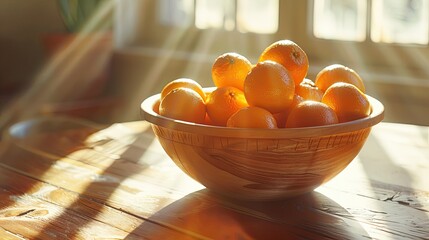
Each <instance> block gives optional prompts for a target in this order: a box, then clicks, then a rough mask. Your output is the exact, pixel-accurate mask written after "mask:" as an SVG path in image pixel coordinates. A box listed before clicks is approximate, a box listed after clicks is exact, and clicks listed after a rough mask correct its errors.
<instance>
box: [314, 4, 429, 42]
mask: <svg viewBox="0 0 429 240" xmlns="http://www.w3.org/2000/svg"><path fill="white" fill-rule="evenodd" d="M370 2H371V4H369V3H368V2H367V1H363V0H314V14H313V33H314V35H315V36H316V37H318V38H323V39H337V40H349V41H358V42H361V41H365V40H366V38H367V36H366V35H367V32H368V31H367V29H366V27H367V26H369V27H370V40H371V41H373V42H377V43H401V44H428V41H429V39H428V37H429V25H428V24H429V19H428V6H429V5H428V0H395V1H386V0H372V1H370ZM368 6H370V8H371V11H370V12H371V16H368V14H367V12H368ZM367 21H369V22H370V24H367Z"/></svg>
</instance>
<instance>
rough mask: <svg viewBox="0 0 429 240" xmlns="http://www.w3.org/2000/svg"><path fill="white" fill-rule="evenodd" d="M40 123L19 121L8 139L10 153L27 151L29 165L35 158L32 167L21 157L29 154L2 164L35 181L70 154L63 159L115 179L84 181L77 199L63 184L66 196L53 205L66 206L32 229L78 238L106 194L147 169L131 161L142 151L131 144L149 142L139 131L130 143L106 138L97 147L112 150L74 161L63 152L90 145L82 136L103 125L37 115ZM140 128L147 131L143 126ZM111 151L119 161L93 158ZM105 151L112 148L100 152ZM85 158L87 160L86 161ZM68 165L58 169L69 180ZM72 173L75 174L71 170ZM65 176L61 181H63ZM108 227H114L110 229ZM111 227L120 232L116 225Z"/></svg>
mask: <svg viewBox="0 0 429 240" xmlns="http://www.w3.org/2000/svg"><path fill="white" fill-rule="evenodd" d="M45 120H46V121H45ZM40 121H41V122H36V123H35V125H34V124H31V122H25V123H23V125H20V126H19V128H17V129H15V130H16V131H15V132H14V133H15V136H14V137H15V139H13V140H14V143H15V144H16V145H18V147H19V148H21V151H16V153H17V154H18V153H19V154H24V155H25V154H26V155H28V156H29V157H31V160H32V163H33V164H34V162H33V161H35V162H36V163H35V165H34V166H29V165H28V162H26V161H25V160H28V159H29V158H18V159H16V158H15V159H13V158H8V160H7V161H5V164H8V165H9V166H11V167H13V168H14V169H18V170H20V171H22V172H29V173H30V174H31V178H34V179H36V180H37V179H41V178H42V177H43V175H44V174H46V173H47V172H49V171H50V168H51V167H52V166H53V165H58V163H59V162H61V161H62V160H61V159H62V158H70V159H69V161H73V162H76V163H77V162H79V163H77V165H85V164H87V165H91V166H90V167H89V169H96V168H99V169H100V172H97V171H96V170H92V171H94V172H93V173H94V175H97V176H100V177H104V176H105V177H109V176H111V177H113V178H114V179H115V181H89V184H88V185H87V186H86V187H85V188H84V189H83V190H82V191H81V192H80V193H79V196H77V197H76V196H75V195H76V194H77V193H75V192H73V190H70V189H68V187H69V186H70V187H71V186H72V185H71V184H72V183H67V184H70V185H67V187H64V188H65V192H67V193H66V195H67V194H69V195H70V196H68V197H66V196H63V197H64V200H62V199H58V201H59V202H60V203H54V204H59V205H61V204H66V206H62V207H66V208H64V210H63V211H62V212H61V213H59V214H58V215H56V216H55V217H53V218H52V219H49V220H48V219H47V221H49V223H48V224H45V226H43V227H42V229H39V230H38V233H39V235H37V237H36V238H37V239H39V238H40V239H49V238H51V237H52V236H51V235H50V234H55V235H56V237H57V238H64V239H74V238H79V237H82V235H81V234H82V233H81V232H80V231H81V230H82V229H84V227H85V226H86V225H88V224H91V223H94V222H95V223H96V222H98V221H97V220H96V219H97V215H98V214H100V213H101V212H102V209H103V208H106V205H107V203H106V202H107V201H108V200H109V198H110V197H111V196H112V194H113V193H114V191H115V190H116V189H117V188H118V187H119V186H120V185H121V183H122V181H124V180H125V179H127V178H129V177H130V176H132V175H134V174H138V173H140V172H141V171H143V170H144V169H145V168H146V167H147V165H145V164H140V163H137V162H136V161H138V160H139V159H140V155H141V154H144V153H145V151H142V150H141V149H140V150H136V146H133V144H137V143H136V142H138V141H144V142H145V143H147V144H148V145H149V143H150V142H151V141H153V138H151V139H147V138H145V139H141V138H140V136H146V135H144V134H142V135H138V136H136V139H135V140H133V141H132V142H130V143H124V144H118V143H119V141H118V140H117V139H110V138H106V139H104V140H102V142H101V143H100V144H101V145H97V147H98V148H100V147H105V148H108V147H112V149H102V150H101V151H99V152H98V153H97V151H96V150H95V149H93V150H94V151H93V152H92V155H90V156H89V155H84V156H81V158H79V159H73V158H72V157H70V156H69V154H72V153H74V152H75V151H78V150H82V149H90V148H93V146H87V145H86V143H85V141H86V139H87V137H89V136H91V135H92V134H94V133H98V132H99V131H103V130H104V128H101V127H99V128H97V127H92V126H87V125H85V124H83V125H82V123H79V122H78V123H76V122H73V121H70V119H68V118H65V119H62V118H55V119H42V120H40ZM67 124H70V125H67ZM145 131H152V130H151V129H150V128H147V129H146V130H145ZM20 134H22V136H20ZM121 140H123V139H121ZM115 141H116V143H115ZM47 143H48V144H47ZM140 143H141V142H140ZM106 146H107V147H106ZM114 146H116V147H117V148H114ZM22 150H25V151H22ZM116 150H121V153H120V154H119V155H118V157H119V159H114V161H108V162H111V163H107V164H106V163H103V162H97V161H98V160H100V161H102V160H103V159H108V158H109V157H108V154H112V155H114V154H115V153H114V152H115V151H116ZM122 150H124V151H122ZM105 151H112V152H111V153H106V152H105ZM128 155H132V156H133V157H132V159H131V158H129V159H127V156H128ZM91 160H92V161H93V162H91ZM130 165H133V167H131V168H130ZM72 166H73V165H72V164H70V166H69V167H70V168H67V169H64V173H66V172H68V173H67V174H66V176H68V178H69V179H74V178H70V176H71V175H70V174H72V173H73V171H76V170H74V169H73V168H72ZM57 167H58V166H57ZM32 168H34V169H32ZM124 168H126V171H124ZM76 169H78V168H76ZM69 171H70V172H69ZM75 174H78V173H77V172H75ZM0 179H1V178H0ZM69 179H63V181H64V180H69ZM79 181H80V180H78V179H76V183H75V184H77V185H79V184H81V183H80V182H79ZM82 181H88V179H86V178H83V179H82ZM33 182H34V184H36V183H40V182H38V181H33ZM6 184H7V183H6ZM59 184H60V187H62V185H61V184H63V183H59ZM31 188H32V186H31V184H30V185H28V186H27V187H26V188H22V189H20V190H21V192H22V193H23V194H26V193H27V191H29V190H30V189H31ZM71 189H73V188H71ZM74 198H75V199H74ZM65 199H74V200H73V201H72V202H71V203H70V204H67V201H66V200H65ZM49 201H50V199H49ZM53 201H55V200H53ZM46 217H47V216H46ZM37 227H40V226H37ZM112 229H113V231H115V230H114V228H112ZM112 229H110V230H112ZM117 231H120V230H119V229H117ZM105 233H106V234H109V231H108V230H107V229H105Z"/></svg>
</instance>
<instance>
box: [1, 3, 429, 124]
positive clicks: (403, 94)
mask: <svg viewBox="0 0 429 240" xmlns="http://www.w3.org/2000/svg"><path fill="white" fill-rule="evenodd" d="M428 2H429V0H395V1H387V0H305V1H293V0H81V1H79V0H38V1H28V0H0V129H3V128H5V127H7V126H8V125H10V124H11V123H13V122H16V121H19V120H22V119H28V118H32V117H35V116H41V115H42V116H45V115H53V114H63V115H70V116H75V117H82V118H87V119H89V120H92V121H96V122H100V123H113V122H121V121H133V120H139V119H140V112H139V105H140V102H141V101H142V100H143V99H144V98H146V97H148V96H150V95H152V94H155V93H158V92H160V90H161V88H162V86H163V85H164V84H166V83H167V82H170V81H172V80H174V79H176V78H180V77H188V78H193V79H195V80H196V81H198V82H200V83H201V85H203V86H212V85H213V84H212V82H211V73H210V70H211V65H212V63H213V61H214V59H215V58H216V57H217V56H219V55H220V54H222V53H224V52H231V51H234V52H238V53H240V54H242V55H244V56H246V57H247V58H248V59H249V60H251V61H252V62H256V61H257V59H258V56H259V54H260V53H261V52H262V50H263V49H264V48H265V47H267V46H268V45H269V44H270V43H272V42H274V41H277V40H280V39H291V40H293V41H294V42H296V43H297V44H298V45H300V46H301V48H303V49H304V51H306V53H307V55H308V58H309V61H310V69H309V72H308V76H307V77H308V78H310V79H312V80H314V78H315V76H316V74H317V72H318V71H320V70H321V69H322V68H323V67H325V66H327V65H330V64H333V63H340V64H343V65H346V66H348V67H351V68H353V69H355V70H356V71H357V72H358V73H359V74H360V75H361V77H362V78H363V79H364V81H365V84H366V88H367V94H369V95H371V96H374V97H376V98H378V99H379V100H380V101H381V102H382V103H383V104H384V105H385V108H386V116H385V121H388V122H400V123H410V124H417V125H429V95H428V93H429V91H428V90H429V67H428V66H429V48H428V44H429V3H428Z"/></svg>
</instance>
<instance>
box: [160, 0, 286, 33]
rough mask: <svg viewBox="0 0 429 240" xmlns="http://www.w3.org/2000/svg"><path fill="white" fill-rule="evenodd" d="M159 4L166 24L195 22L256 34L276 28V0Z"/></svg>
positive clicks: (171, 0) (192, 0)
mask: <svg viewBox="0 0 429 240" xmlns="http://www.w3.org/2000/svg"><path fill="white" fill-rule="evenodd" d="M159 4H160V11H161V12H160V17H161V22H162V23H163V24H165V25H170V26H185V27H189V26H190V25H192V23H194V25H195V27H196V28H198V29H224V30H226V31H234V30H237V31H239V32H243V33H244V32H253V33H259V34H270V33H275V32H276V31H277V29H278V14H279V2H278V0H236V1H231V0H218V1H213V0H160V1H159ZM194 19H195V20H194ZM193 21H194V22H193Z"/></svg>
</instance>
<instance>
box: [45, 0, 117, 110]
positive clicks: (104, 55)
mask: <svg viewBox="0 0 429 240" xmlns="http://www.w3.org/2000/svg"><path fill="white" fill-rule="evenodd" d="M56 4H57V6H58V10H59V13H60V14H59V15H60V16H61V18H62V19H63V22H64V25H65V31H64V32H57V33H49V34H46V35H45V36H43V39H42V41H43V46H44V50H45V53H46V57H47V65H48V66H50V68H51V69H52V70H51V71H50V73H49V76H48V77H49V81H48V82H50V85H51V86H52V85H55V86H56V88H53V87H52V89H56V90H53V91H51V92H49V93H48V94H50V103H49V105H48V107H47V108H45V109H47V110H46V111H52V112H58V111H59V112H61V111H63V110H64V111H73V110H76V111H78V112H80V113H82V111H84V112H86V113H88V114H91V113H94V110H93V109H90V110H88V109H83V108H85V107H86V106H93V107H94V106H95V107H97V105H98V104H97V103H99V102H100V99H102V98H104V97H105V95H106V91H107V83H108V80H109V76H110V65H111V56H112V45H113V44H112V33H111V25H112V18H113V9H114V5H113V4H114V1H113V0H57V2H56ZM65 106H67V108H68V109H69V110H66V109H67V108H66V107H65ZM74 108H75V109H74Z"/></svg>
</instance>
